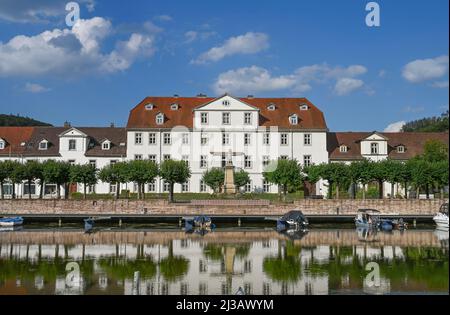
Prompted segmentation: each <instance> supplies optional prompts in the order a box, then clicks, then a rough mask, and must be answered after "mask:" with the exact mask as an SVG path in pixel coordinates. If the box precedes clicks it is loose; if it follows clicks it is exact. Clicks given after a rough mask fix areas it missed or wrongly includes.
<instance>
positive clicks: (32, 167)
mask: <svg viewBox="0 0 450 315" xmlns="http://www.w3.org/2000/svg"><path fill="white" fill-rule="evenodd" d="M22 176H23V179H24V180H26V181H27V185H28V199H31V183H32V182H35V181H36V180H37V179H39V178H42V164H41V163H39V162H38V161H34V160H31V161H27V162H26V163H25V164H24V165H23V173H22Z"/></svg>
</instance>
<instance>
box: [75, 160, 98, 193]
mask: <svg viewBox="0 0 450 315" xmlns="http://www.w3.org/2000/svg"><path fill="white" fill-rule="evenodd" d="M70 181H71V182H72V183H80V184H83V199H86V190H87V187H88V186H91V185H95V184H97V169H96V168H95V166H93V165H92V164H89V163H88V164H83V165H78V164H77V165H72V167H71V168H70Z"/></svg>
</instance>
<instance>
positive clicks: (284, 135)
mask: <svg viewBox="0 0 450 315" xmlns="http://www.w3.org/2000/svg"><path fill="white" fill-rule="evenodd" d="M280 142H281V145H288V134H287V133H282V134H281V135H280Z"/></svg>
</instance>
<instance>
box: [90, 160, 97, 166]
mask: <svg viewBox="0 0 450 315" xmlns="http://www.w3.org/2000/svg"><path fill="white" fill-rule="evenodd" d="M89 164H91V165H92V166H93V167H97V162H96V161H95V160H89Z"/></svg>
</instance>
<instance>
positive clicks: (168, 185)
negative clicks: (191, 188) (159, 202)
mask: <svg viewBox="0 0 450 315" xmlns="http://www.w3.org/2000/svg"><path fill="white" fill-rule="evenodd" d="M169 189H170V184H169V183H166V182H165V181H163V190H164V192H168V191H169Z"/></svg>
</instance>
